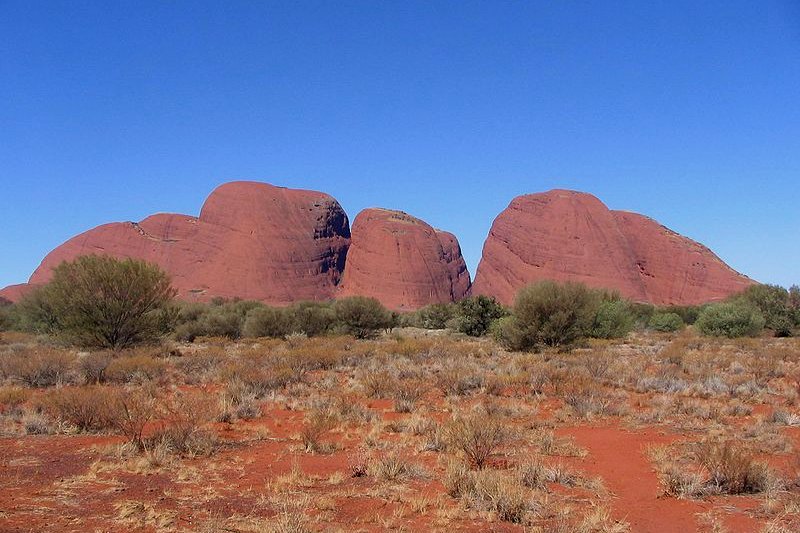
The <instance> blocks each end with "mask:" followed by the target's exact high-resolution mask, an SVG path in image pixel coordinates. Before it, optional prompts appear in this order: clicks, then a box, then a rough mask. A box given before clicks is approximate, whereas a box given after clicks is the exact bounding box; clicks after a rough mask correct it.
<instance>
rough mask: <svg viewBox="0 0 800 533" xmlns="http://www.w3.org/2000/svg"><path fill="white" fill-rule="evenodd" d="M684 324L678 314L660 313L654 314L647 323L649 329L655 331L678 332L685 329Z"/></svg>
mask: <svg viewBox="0 0 800 533" xmlns="http://www.w3.org/2000/svg"><path fill="white" fill-rule="evenodd" d="M684 325H685V324H684V322H683V319H682V318H681V316H680V315H679V314H678V313H669V312H664V311H660V312H657V313H654V314H653V316H651V317H650V321H649V322H648V323H647V327H648V328H650V329H652V330H653V331H678V330H679V329H683V327H684Z"/></svg>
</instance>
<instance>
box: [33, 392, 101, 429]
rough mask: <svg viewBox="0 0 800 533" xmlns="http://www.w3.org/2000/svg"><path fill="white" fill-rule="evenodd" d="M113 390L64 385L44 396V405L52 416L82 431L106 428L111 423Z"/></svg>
mask: <svg viewBox="0 0 800 533" xmlns="http://www.w3.org/2000/svg"><path fill="white" fill-rule="evenodd" d="M112 397H113V392H112V391H110V390H109V389H108V388H106V387H102V386H97V385H90V386H87V387H63V388H59V389H54V390H52V391H50V392H48V394H47V395H46V396H45V397H44V398H43V400H42V407H43V408H44V410H45V411H47V412H48V413H49V414H50V415H51V416H53V417H55V418H59V419H61V420H64V421H66V422H68V423H70V424H72V425H73V426H75V427H77V428H78V429H79V430H81V431H89V430H98V429H105V428H106V427H108V426H109V425H110V424H111V421H110V415H109V405H110V404H111V400H112Z"/></svg>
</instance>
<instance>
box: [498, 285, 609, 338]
mask: <svg viewBox="0 0 800 533" xmlns="http://www.w3.org/2000/svg"><path fill="white" fill-rule="evenodd" d="M601 297H602V296H601V294H600V293H599V292H597V291H592V290H591V289H589V288H587V287H586V286H585V285H583V284H580V283H571V282H567V283H564V284H558V283H555V282H553V281H541V282H538V283H534V284H533V285H529V286H527V287H524V288H523V289H521V290H520V291H519V292H518V293H517V298H516V301H515V303H514V312H513V320H511V321H507V322H505V323H504V324H503V325H502V326H503V327H502V330H500V333H499V335H498V336H499V340H501V342H504V343H508V344H511V345H513V348H515V349H526V348H530V347H534V346H537V345H547V346H561V345H564V344H570V343H572V342H574V341H576V340H577V339H579V338H581V337H582V336H584V335H586V334H587V333H588V332H590V330H591V327H592V325H593V323H594V318H595V316H596V314H597V310H598V308H599V306H600V299H601Z"/></svg>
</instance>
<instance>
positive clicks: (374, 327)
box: [333, 296, 395, 339]
mask: <svg viewBox="0 0 800 533" xmlns="http://www.w3.org/2000/svg"><path fill="white" fill-rule="evenodd" d="M333 310H334V313H335V315H336V326H337V328H338V329H340V330H341V331H343V332H344V333H348V334H350V335H353V336H354V337H356V338H359V339H367V338H371V337H375V336H376V335H377V333H378V331H379V330H381V329H388V328H391V327H392V326H393V325H394V323H395V317H394V316H393V315H392V313H391V312H389V311H388V310H387V309H386V308H385V307H383V305H381V303H380V302H379V301H378V300H376V299H375V298H367V297H365V296H351V297H349V298H342V299H341V300H337V301H336V302H335V303H334V304H333Z"/></svg>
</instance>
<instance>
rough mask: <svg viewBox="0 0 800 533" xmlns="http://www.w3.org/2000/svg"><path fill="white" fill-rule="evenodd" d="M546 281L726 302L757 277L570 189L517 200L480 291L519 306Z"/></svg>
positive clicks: (684, 301)
mask: <svg viewBox="0 0 800 533" xmlns="http://www.w3.org/2000/svg"><path fill="white" fill-rule="evenodd" d="M543 279H551V280H556V281H567V280H569V281H578V282H583V283H586V284H587V285H589V286H592V287H603V288H611V289H618V290H619V291H620V293H621V294H622V295H623V296H625V297H628V298H631V299H632V300H635V301H642V302H650V303H653V304H659V305H662V304H678V305H693V304H700V303H705V302H709V301H713V300H719V299H723V298H725V297H727V296H729V295H731V294H734V293H736V292H739V291H741V290H743V289H744V288H746V287H747V286H748V285H750V284H752V283H753V281H752V280H750V279H749V278H747V277H746V276H743V275H741V274H739V273H738V272H736V271H734V270H733V269H731V268H730V267H729V266H727V265H726V264H725V263H723V262H722V261H721V260H720V259H719V258H718V257H717V256H716V255H714V254H713V253H712V252H711V251H710V250H709V249H708V248H706V247H704V246H702V245H700V244H698V243H697V242H695V241H692V240H691V239H688V238H686V237H683V236H681V235H678V234H677V233H675V232H673V231H670V230H669V229H667V228H665V227H664V226H661V225H660V224H658V223H657V222H655V221H654V220H652V219H649V218H647V217H644V216H641V215H637V214H634V213H628V212H621V211H611V210H609V209H608V208H607V207H606V206H605V205H604V204H603V203H602V202H601V201H600V200H598V199H597V198H595V197H594V196H592V195H590V194H585V193H580V192H575V191H565V190H553V191H549V192H546V193H540V194H529V195H524V196H519V197H517V198H514V200H512V202H511V204H509V206H508V208H506V209H505V210H504V211H503V212H502V213H500V215H499V216H498V217H497V218H496V219H495V221H494V223H493V224H492V228H491V230H490V231H489V236H488V238H487V239H486V242H485V244H484V248H483V256H482V258H481V262H480V265H479V266H478V271H477V273H476V275H475V283H474V284H473V288H472V290H473V293H475V294H486V295H491V296H495V297H496V298H497V299H498V300H499V301H501V302H503V303H505V304H511V303H513V300H514V296H515V295H516V293H517V291H518V290H519V289H520V288H522V287H523V286H525V285H527V284H529V283H532V282H534V281H538V280H543Z"/></svg>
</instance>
